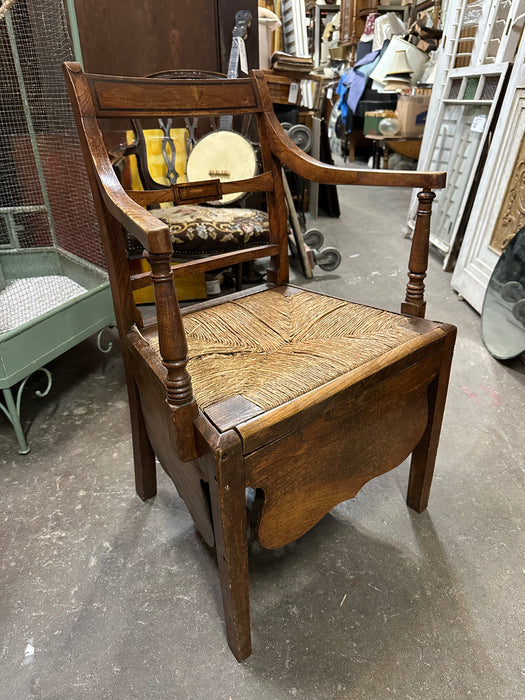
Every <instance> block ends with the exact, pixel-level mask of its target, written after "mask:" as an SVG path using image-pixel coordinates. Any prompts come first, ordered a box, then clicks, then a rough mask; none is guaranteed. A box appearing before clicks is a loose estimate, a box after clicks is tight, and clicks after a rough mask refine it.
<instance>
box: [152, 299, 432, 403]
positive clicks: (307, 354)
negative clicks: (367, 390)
mask: <svg viewBox="0 0 525 700" xmlns="http://www.w3.org/2000/svg"><path fill="white" fill-rule="evenodd" d="M183 320H184V330H185V332H186V338H187V342H188V371H189V372H190V375H191V378H192V383H193V391H194V394H195V398H196V400H197V404H198V406H199V408H200V409H201V410H203V411H205V412H207V413H208V415H210V417H211V416H213V415H214V413H216V410H217V409H218V408H219V404H221V403H223V402H226V401H229V400H231V399H233V398H234V397H239V396H240V397H242V398H243V399H245V400H247V401H249V402H250V403H252V404H253V406H254V407H257V408H259V409H260V412H263V411H269V410H271V409H273V408H276V407H277V406H281V405H282V404H284V403H286V402H287V401H291V400H293V399H295V398H297V397H299V396H302V395H303V394H305V393H306V392H309V391H312V390H313V389H315V388H317V387H319V386H322V385H323V384H326V383H327V382H329V381H331V380H332V379H335V378H336V377H339V376H341V375H343V374H346V373H348V372H351V371H352V370H354V369H356V368H357V367H360V366H362V365H364V364H366V363H367V362H370V361H371V360H374V359H376V358H378V357H380V356H381V355H383V354H385V353H387V352H388V351H390V350H393V349H394V348H396V347H397V346H399V345H402V344H403V343H405V342H407V341H409V340H411V339H413V338H415V337H417V336H419V333H418V332H417V331H416V330H415V329H414V327H413V325H414V324H411V321H410V319H408V318H407V317H405V316H401V315H400V314H394V313H390V312H388V311H383V310H381V309H371V308H370V307H366V306H362V305H360V304H354V303H352V302H348V301H344V300H340V299H334V298H333V297H329V296H325V295H323V294H316V293H313V292H309V291H304V290H301V289H299V288H296V287H291V286H288V287H283V288H278V289H275V290H267V291H263V292H260V293H259V294H254V295H250V296H245V297H241V298H239V299H236V300H235V301H229V302H227V303H225V304H221V305H220V307H211V308H208V309H203V310H202V311H195V312H192V313H188V314H187V315H184V317H183ZM148 340H149V342H150V343H151V344H152V346H153V347H154V348H155V350H156V351H157V352H158V336H157V335H154V334H151V333H150V334H149V335H148ZM210 376H216V377H217V378H218V381H217V382H214V383H211V382H210V381H209V377H210ZM214 408H215V409H216V410H215V411H214ZM208 409H209V410H208Z"/></svg>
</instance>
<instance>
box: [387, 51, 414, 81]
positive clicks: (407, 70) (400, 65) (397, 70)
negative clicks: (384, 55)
mask: <svg viewBox="0 0 525 700" xmlns="http://www.w3.org/2000/svg"><path fill="white" fill-rule="evenodd" d="M413 72H414V71H413V70H412V68H411V67H410V63H409V62H408V59H407V52H406V51H404V50H400V51H396V52H395V53H394V56H393V59H392V62H391V63H390V66H389V68H388V70H387V71H386V73H385V78H388V76H389V75H407V76H409V75H411V74H412V73H413Z"/></svg>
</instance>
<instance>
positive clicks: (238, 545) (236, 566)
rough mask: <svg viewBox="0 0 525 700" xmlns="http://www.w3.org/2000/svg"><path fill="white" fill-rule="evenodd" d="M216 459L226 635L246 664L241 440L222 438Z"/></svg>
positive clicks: (215, 509) (213, 486)
mask: <svg viewBox="0 0 525 700" xmlns="http://www.w3.org/2000/svg"><path fill="white" fill-rule="evenodd" d="M223 438H224V439H223ZM215 456H216V475H215V477H214V478H212V479H211V483H210V497H211V507H212V516H213V528H214V533H215V546H216V553H217V563H218V567H219V576H220V581H221V589H222V601H223V606H224V617H225V621H226V632H227V635H228V644H229V645H230V648H231V650H232V651H233V654H234V656H235V658H236V659H237V661H244V659H246V658H247V657H248V656H250V654H251V653H252V645H251V633H250V590H249V578H248V540H247V525H246V492H245V479H244V462H243V455H242V450H241V446H240V441H239V438H238V436H237V435H236V434H235V433H233V432H231V433H226V434H224V435H223V436H221V442H220V447H219V449H218V450H217V451H216V453H215Z"/></svg>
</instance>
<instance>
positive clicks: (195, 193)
mask: <svg viewBox="0 0 525 700" xmlns="http://www.w3.org/2000/svg"><path fill="white" fill-rule="evenodd" d="M64 71H65V76H66V81H67V84H68V89H69V93H70V97H71V102H72V104H73V109H74V112H75V116H76V120H77V125H78V130H79V133H80V137H81V141H82V145H83V151H84V157H85V160H86V164H87V169H88V174H89V178H90V183H91V188H92V192H93V198H94V200H95V205H96V209H97V214H98V218H99V223H100V232H101V237H102V241H103V244H104V249H105V254H106V257H107V261H108V270H109V275H110V280H111V287H112V293H113V301H114V306H115V315H116V318H117V323H118V328H119V333H120V338H121V341H122V352H123V358H124V364H125V370H126V379H127V386H128V395H129V405H130V414H131V426H132V440H133V452H134V462H135V479H136V488H137V492H138V494H139V495H140V497H141V498H143V499H147V498H150V497H152V496H154V495H155V493H156V473H155V463H156V458H157V459H158V461H159V462H160V464H161V465H162V467H163V468H164V470H165V471H166V472H167V474H168V475H169V476H170V477H171V479H172V480H173V482H174V483H175V486H176V487H177V490H178V492H179V494H180V495H181V497H182V498H183V500H184V501H185V503H186V506H187V507H188V510H189V511H190V513H191V515H192V517H193V519H194V521H195V524H196V526H197V528H198V530H199V532H200V533H201V535H202V537H203V538H204V540H205V541H206V542H207V543H208V544H209V545H210V546H214V547H215V550H216V553H217V561H218V569H219V578H220V582H221V589H222V596H223V603H224V615H225V620H226V630H227V637H228V642H229V645H230V647H231V649H232V651H233V653H234V654H235V656H236V658H237V659H238V660H239V661H241V660H243V659H245V658H246V657H247V656H249V654H250V653H251V635H250V601H249V583H248V541H247V521H248V514H249V515H250V530H251V531H252V532H254V533H256V535H257V537H258V539H259V541H260V543H261V545H262V546H263V547H269V548H275V547H282V546H284V545H285V544H287V543H289V542H291V541H293V540H295V539H297V538H299V537H301V536H302V535H303V534H304V533H305V532H307V531H308V530H309V529H310V528H312V527H314V526H315V525H316V523H317V522H319V520H320V519H321V518H322V517H323V516H324V515H325V514H326V513H328V512H329V511H330V509H331V508H333V507H334V506H335V505H337V504H338V503H340V502H341V501H344V500H346V499H349V498H352V497H353V496H355V495H356V494H357V492H358V491H359V490H360V489H361V488H362V486H363V485H364V484H365V483H367V482H368V481H369V480H370V479H372V478H375V477H377V476H380V475H381V474H384V473H385V472H387V471H389V470H390V469H393V468H395V467H396V466H398V465H399V464H401V462H403V461H404V460H405V459H406V458H407V456H409V455H412V457H411V468H410V477H409V483H408V493H407V503H408V505H409V506H410V507H411V508H413V509H415V510H416V511H418V512H420V511H422V510H424V509H425V508H426V506H427V503H428V498H429V492H430V484H431V481H432V475H433V471H434V464H435V460H436V453H437V446H438V439H439V434H440V430H441V422H442V417H443V411H444V407H445V397H446V393H447V386H448V379H449V372H450V364H451V360H452V353H453V347H454V340H455V328H454V327H453V326H451V325H449V324H446V323H437V322H433V321H428V320H425V318H424V315H425V300H424V279H425V275H426V270H427V262H428V247H429V243H428V241H429V230H430V215H431V205H432V199H433V197H434V193H433V190H434V189H436V188H441V187H444V185H445V174H444V173H440V172H428V173H423V172H399V171H396V172H392V171H385V170H377V171H368V170H366V171H365V170H350V169H343V168H338V167H335V166H330V165H326V164H324V163H321V162H319V161H317V160H315V159H313V158H311V157H310V156H308V155H306V154H305V153H304V152H303V151H301V150H300V149H299V148H298V147H297V146H296V145H295V144H294V143H293V142H292V141H291V140H290V139H289V138H288V136H287V135H286V133H285V132H284V131H283V129H282V128H281V126H280V124H279V122H278V120H277V118H276V117H275V114H274V112H273V106H272V103H271V98H270V94H269V91H268V87H267V85H266V82H265V79H264V74H263V73H262V72H260V71H254V72H252V73H251V75H250V77H249V78H246V79H239V80H224V79H221V78H218V77H212V78H202V77H201V76H200V75H199V73H195V77H194V78H192V79H178V78H176V79H171V78H164V77H158V76H157V77H155V78H123V77H115V76H102V75H88V74H85V73H84V72H83V71H82V69H81V67H80V65H79V64H77V63H67V64H65V65H64ZM231 115H233V117H234V121H233V123H234V125H235V124H236V123H240V122H242V123H243V124H246V123H247V121H246V119H247V115H252V117H251V118H252V122H251V123H252V124H255V125H256V127H257V134H256V135H253V134H250V135H249V139H250V141H251V143H252V146H254V147H255V149H256V151H257V154H258V158H259V170H258V172H257V173H256V174H255V175H254V176H253V177H248V178H246V177H242V178H240V179H239V178H237V179H236V178H232V177H228V175H227V173H226V172H222V169H220V168H219V170H217V169H216V168H215V167H214V168H213V172H211V173H210V178H209V179H207V178H206V179H203V180H200V181H191V182H188V181H187V178H186V176H185V174H182V173H180V172H178V171H177V170H176V165H177V164H176V159H175V157H174V154H173V153H172V154H171V155H172V156H173V157H172V158H171V161H170V162H171V166H170V167H171V170H170V179H169V181H168V180H167V181H166V184H165V185H163V184H159V185H158V186H157V184H155V187H154V188H152V187H151V186H149V185H148V186H145V187H144V186H143V187H141V188H137V187H133V186H132V185H131V184H130V179H129V177H128V174H127V173H128V172H129V170H128V166H129V163H130V160H131V159H132V158H134V157H135V155H134V153H135V151H134V147H133V144H134V143H135V142H136V138H137V134H136V131H142V129H147V128H150V126H149V124H151V125H153V126H155V124H157V123H158V122H156V121H155V120H159V119H162V120H163V124H168V125H173V128H175V129H181V130H182V131H177V132H176V133H175V137H176V138H178V139H179V144H180V143H182V144H183V150H184V151H186V150H187V152H188V153H191V150H192V146H193V143H194V141H192V140H191V139H192V138H193V135H194V133H193V132H194V131H195V124H196V121H195V119H196V118H198V124H199V125H201V124H202V123H204V124H205V126H206V129H207V130H208V131H209V129H210V128H211V127H213V125H214V124H215V125H216V124H217V120H218V119H220V117H224V116H231ZM239 115H240V119H238V117H239ZM168 120H169V121H168ZM139 122H140V124H141V126H140V129H139V128H138V127H136V126H135V131H134V127H133V125H134V124H135V125H136V124H137V123H139ZM188 125H190V126H191V128H189V127H188ZM210 125H211V127H210ZM170 128H171V127H170V126H168V127H167V128H166V131H165V132H164V133H165V136H166V142H170V139H172V135H171V132H170ZM198 128H200V127H198ZM185 129H186V130H185ZM199 136H200V137H202V136H205V134H199ZM181 139H182V141H181ZM163 146H166V143H163ZM179 151H180V148H179ZM174 163H175V166H173V164H174ZM283 166H286V167H288V168H290V169H291V170H292V171H294V172H295V173H297V174H298V175H300V176H302V177H304V178H306V179H308V180H313V181H317V182H321V183H327V184H336V185H354V186H359V185H364V186H377V187H416V188H418V189H419V190H420V192H419V209H418V212H417V220H416V227H415V231H414V237H413V240H412V244H411V251H410V258H409V263H408V284H407V287H406V292H405V299H404V301H403V302H402V306H401V312H402V313H400V314H397V313H393V312H391V311H386V310H381V309H377V308H372V307H369V306H364V305H362V304H355V303H352V302H351V301H347V300H344V299H339V298H336V297H332V296H328V295H326V294H321V293H318V292H312V291H309V290H306V289H301V288H299V287H296V286H293V285H290V284H289V282H288V239H287V210H286V204H285V196H284V190H283V180H282V168H283ZM174 167H175V169H174ZM224 171H226V169H224ZM152 182H153V181H152V180H150V179H148V183H150V185H151V183H152ZM239 192H244V193H262V194H263V196H264V201H265V206H266V209H267V225H268V235H267V236H266V238H263V239H261V238H258V237H257V235H256V234H257V226H258V225H259V224H258V223H257V221H256V218H257V217H256V216H255V215H254V217H253V218H254V221H253V222H252V228H251V229H250V226H247V228H246V239H245V240H244V242H243V244H242V245H240V246H239V244H238V241H237V242H236V244H235V245H233V244H232V246H231V247H228V240H229V239H228V236H227V235H225V236H224V239H223V243H224V244H225V247H224V248H222V249H220V250H219V249H217V248H213V245H212V243H211V242H210V238H213V236H210V234H209V231H208V230H207V229H206V226H205V225H204V224H199V226H200V228H199V226H197V228H195V229H192V230H191V231H190V229H189V228H188V227H187V226H186V223H185V222H186V221H187V220H188V221H189V219H190V218H191V217H194V216H195V213H196V211H195V210H197V214H198V213H199V212H200V209H199V206H198V205H201V204H208V205H209V203H210V202H212V203H213V202H215V203H217V202H218V201H219V200H221V199H222V198H223V197H224V195H226V194H231V193H239ZM168 205H169V215H168V214H167V213H166V212H168V209H167V207H168ZM215 211H217V210H216V209H215ZM234 211H235V210H234ZM239 211H242V210H239ZM174 222H175V223H174ZM252 229H253V230H252ZM183 235H185V236H186V238H185V241H186V242H188V241H190V242H192V245H194V246H197V247H198V249H199V255H198V256H197V257H194V259H189V260H188V259H185V260H184V261H183V262H182V263H181V262H180V261H179V262H178V263H175V262H174V257H173V256H174V251H176V250H177V246H179V245H180V241H181V240H182V236H183ZM129 240H134V241H136V242H137V245H140V246H141V247H142V248H143V249H144V255H145V257H146V258H147V260H148V261H149V264H150V266H151V270H145V271H143V272H141V273H140V274H131V273H130V268H129V264H128V247H129ZM203 242H204V243H203ZM207 246H209V247H207ZM195 249H196V248H194V250H195ZM258 258H266V259H268V260H269V262H268V269H267V280H266V282H265V283H264V284H261V285H259V286H258V287H255V288H252V289H249V290H243V291H238V292H236V293H233V294H231V295H228V296H223V297H220V298H218V299H214V300H212V301H207V302H203V303H200V304H194V305H192V306H189V307H186V308H184V309H183V310H182V311H181V309H180V307H179V303H178V299H177V294H176V291H175V286H174V279H175V278H178V277H180V276H181V275H188V274H190V275H192V274H202V273H203V272H207V271H210V270H214V269H217V268H221V267H225V266H230V265H238V264H239V263H242V262H246V261H251V260H256V259H258ZM150 285H152V286H153V289H154V295H155V306H156V316H155V318H153V319H152V320H149V321H148V322H145V321H144V320H143V317H142V315H141V313H140V311H139V309H138V308H137V305H136V303H135V297H134V294H135V293H136V291H137V290H141V289H144V288H147V287H148V286H150ZM247 487H251V488H253V489H255V493H256V504H255V507H253V508H252V509H250V510H249V509H248V508H247V501H246V488H247ZM248 510H249V513H248ZM176 585H177V583H176V581H175V582H174V586H176Z"/></svg>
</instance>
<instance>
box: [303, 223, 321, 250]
mask: <svg viewBox="0 0 525 700" xmlns="http://www.w3.org/2000/svg"><path fill="white" fill-rule="evenodd" d="M303 240H304V242H305V244H306V245H307V246H308V247H309V248H313V249H314V250H319V249H320V248H322V247H323V243H324V236H323V234H322V233H321V231H319V230H318V229H316V228H311V229H308V231H306V233H305V234H304V236H303Z"/></svg>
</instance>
